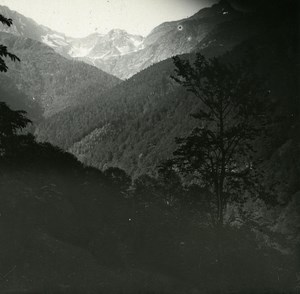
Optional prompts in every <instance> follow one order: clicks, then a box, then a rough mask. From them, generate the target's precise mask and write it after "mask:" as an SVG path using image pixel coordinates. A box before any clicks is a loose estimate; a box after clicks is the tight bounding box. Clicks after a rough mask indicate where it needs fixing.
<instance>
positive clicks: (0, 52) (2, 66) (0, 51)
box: [0, 14, 20, 72]
mask: <svg viewBox="0 0 300 294" xmlns="http://www.w3.org/2000/svg"><path fill="white" fill-rule="evenodd" d="M0 22H2V23H3V24H4V25H7V26H9V27H10V26H11V25H12V19H10V18H6V17H4V16H3V15H1V14H0ZM2 57H9V58H10V59H11V60H12V61H16V60H18V61H20V59H19V58H18V57H17V56H16V55H15V54H12V53H10V52H8V51H7V47H6V46H4V45H2V44H0V72H3V71H4V72H6V71H7V69H8V67H7V65H6V63H5V61H4V60H3V58H2Z"/></svg>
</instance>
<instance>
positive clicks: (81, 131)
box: [37, 18, 299, 174]
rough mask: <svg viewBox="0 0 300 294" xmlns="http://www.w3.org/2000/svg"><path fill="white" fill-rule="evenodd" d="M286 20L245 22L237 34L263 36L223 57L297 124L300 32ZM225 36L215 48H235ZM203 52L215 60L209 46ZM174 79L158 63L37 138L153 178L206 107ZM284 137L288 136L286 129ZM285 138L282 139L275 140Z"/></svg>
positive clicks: (168, 67) (56, 119)
mask: <svg viewBox="0 0 300 294" xmlns="http://www.w3.org/2000/svg"><path fill="white" fill-rule="evenodd" d="M284 19H285V18H283V19H281V21H279V22H277V23H273V22H272V24H270V23H264V21H263V19H261V18H254V21H252V24H249V23H247V24H246V23H244V25H245V26H244V27H243V28H242V27H239V28H238V29H236V32H237V35H241V31H243V29H245V30H247V29H248V28H249V27H251V26H252V27H256V28H257V25H258V24H261V25H260V27H261V29H260V30H259V31H256V36H255V35H254V36H252V35H250V38H249V40H245V41H244V42H243V43H242V44H240V45H239V44H238V45H236V46H235V47H234V49H233V50H232V51H231V52H229V53H227V54H225V55H224V56H223V57H222V58H223V60H225V61H227V62H232V63H243V62H244V63H248V65H249V63H250V64H252V65H253V70H254V71H255V72H257V73H258V74H260V75H261V77H262V79H264V80H266V85H265V86H266V90H267V91H269V92H270V97H269V98H268V99H271V100H276V101H279V106H278V107H277V114H278V113H285V114H284V115H285V116H288V115H287V113H289V111H293V112H295V113H293V114H290V118H293V120H297V117H298V114H297V113H298V112H297V108H298V105H299V104H298V103H299V100H298V99H299V98H298V96H297V95H298V92H297V74H296V72H297V70H298V65H297V63H296V62H295V61H296V60H298V59H297V55H298V51H297V47H296V44H295V43H294V42H293V40H294V39H295V38H297V36H296V34H297V31H296V29H295V27H294V24H293V23H285V22H284ZM219 29H220V30H216V31H215V33H214V34H212V35H211V36H212V38H215V37H217V36H218V38H216V40H217V41H216V43H217V44H219V43H221V42H223V41H222V39H225V40H227V41H228V43H231V39H230V36H232V35H230V33H229V32H230V30H231V29H232V26H231V25H229V26H228V27H227V28H226V27H225V28H224V27H223V29H222V30H221V28H219ZM251 31H252V29H251ZM225 32H226V34H223V33H225ZM278 32H280V38H278ZM214 36H215V37H214ZM233 36H234V35H233ZM234 43H235V41H234ZM202 46H203V45H202ZM230 46H231V45H230ZM200 47H201V46H200ZM221 47H222V46H221ZM226 48H228V47H227V46H225V49H226ZM215 49H216V51H215V52H216V54H220V53H221V52H222V51H221V50H220V46H216V47H212V51H214V50H215ZM200 52H204V53H207V54H208V55H211V54H209V53H211V51H210V47H207V48H203V49H202V51H200ZM225 52H226V50H225ZM223 53H224V51H223ZM192 56H193V55H190V56H183V58H192ZM172 74H174V67H173V64H172V60H171V59H169V60H166V61H163V62H160V63H158V64H155V65H153V66H151V67H149V68H148V69H146V70H144V71H142V72H140V73H139V74H137V75H135V76H133V77H132V78H131V79H129V80H128V81H125V82H123V83H122V84H120V85H119V86H117V87H116V88H114V89H112V90H111V91H110V92H108V93H107V94H106V95H105V99H102V100H101V101H98V102H97V103H95V104H91V105H88V104H86V105H82V106H80V107H77V108H70V109H67V110H66V111H64V112H63V113H60V114H57V115H56V116H53V117H52V118H51V119H49V120H47V121H45V122H44V123H43V124H41V125H40V126H39V128H38V130H37V135H38V138H39V139H41V140H49V141H50V142H52V143H53V144H58V145H59V146H61V147H63V148H71V149H70V150H72V152H73V153H74V154H76V156H78V158H80V159H81V160H82V161H83V162H85V163H87V164H91V165H93V166H96V167H99V168H104V167H106V166H119V167H122V168H124V169H125V170H127V171H128V172H130V173H132V174H140V173H143V172H151V170H152V169H153V167H154V166H155V165H156V164H157V163H158V162H159V161H160V160H161V159H162V158H166V157H168V156H170V155H171V153H172V150H173V148H174V137H176V136H180V135H182V134H186V133H187V132H188V130H191V127H192V125H193V124H194V120H193V119H192V118H191V117H190V116H189V114H190V113H191V112H193V111H195V110H196V109H197V107H199V102H198V101H197V100H196V99H195V98H193V97H190V98H187V96H188V94H187V92H186V91H185V90H184V89H180V88H179V87H178V86H177V85H176V83H175V82H174V81H173V80H172V79H171V78H170V75H172ZM289 123H290V122H287V125H286V126H285V127H287V126H288V125H289ZM284 124H285V123H284ZM61 126H64V127H63V128H61ZM283 128H284V127H283ZM281 131H282V132H283V133H284V134H286V132H285V131H283V130H282V128H281ZM283 133H282V134H283ZM282 134H281V133H280V132H279V133H278V134H277V135H276V138H280V137H281V136H282ZM282 141H284V140H282ZM74 143H75V144H74Z"/></svg>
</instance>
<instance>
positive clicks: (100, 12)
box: [0, 0, 216, 37]
mask: <svg viewBox="0 0 300 294" xmlns="http://www.w3.org/2000/svg"><path fill="white" fill-rule="evenodd" d="M213 2H216V1H214V0H0V5H6V6H8V7H9V8H10V9H12V10H16V11H18V12H20V13H21V14H23V15H25V16H28V17H31V18H32V19H34V20H35V21H36V22H38V23H40V24H43V25H46V26H48V27H50V28H52V29H54V30H57V31H59V32H62V33H65V34H66V35H69V36H74V37H81V36H86V35H88V34H90V33H93V32H96V31H98V32H100V33H102V32H107V31H109V30H110V29H112V28H120V29H125V30H127V31H128V32H130V33H135V34H141V35H147V34H148V33H149V32H150V31H151V30H152V29H153V28H154V27H155V26H157V25H158V24H160V23H162V22H165V21H170V20H178V19H182V18H185V17H188V16H191V15H193V14H194V13H196V12H197V11H198V10H200V9H201V8H203V7H205V6H211V5H212V3H213Z"/></svg>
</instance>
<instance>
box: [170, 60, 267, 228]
mask: <svg viewBox="0 0 300 294" xmlns="http://www.w3.org/2000/svg"><path fill="white" fill-rule="evenodd" d="M173 60H174V64H175V66H176V70H175V72H176V77H172V78H173V79H174V80H175V81H176V82H177V83H179V84H180V85H182V86H183V87H185V88H186V89H187V90H188V91H190V92H192V93H193V94H194V95H195V96H196V97H197V98H199V99H200V100H201V102H202V103H201V109H200V110H197V111H196V112H194V113H193V114H192V116H193V117H194V118H195V119H197V120H198V121H199V126H197V127H196V128H194V129H193V130H192V132H191V134H190V135H188V136H187V137H184V138H176V143H177V144H178V145H179V147H178V148H177V150H176V151H175V152H174V158H173V159H171V160H169V161H167V162H166V163H165V164H164V167H170V168H172V169H175V170H178V171H179V172H180V173H181V174H182V175H183V176H189V177H192V181H194V182H196V183H197V184H198V185H200V187H201V188H204V189H205V190H206V191H207V192H206V196H207V200H208V201H209V207H210V214H211V219H212V223H213V225H214V226H215V227H222V226H223V223H224V212H225V209H226V205H227V204H228V202H230V201H232V200H234V201H238V200H239V199H241V198H242V197H243V194H244V193H243V192H244V191H245V190H246V189H247V188H248V187H250V186H252V187H253V185H254V186H255V185H256V177H255V172H254V171H255V162H254V156H253V155H254V152H255V150H254V143H255V140H256V139H257V138H258V137H259V136H260V134H261V133H262V130H263V128H264V126H265V123H266V103H265V99H264V98H265V95H264V89H263V85H262V82H261V81H260V79H259V78H258V77H256V76H255V75H254V74H253V73H250V71H247V69H246V68H243V67H242V66H232V65H227V64H223V63H221V62H220V61H219V60H218V59H216V58H214V59H210V60H207V59H205V58H204V57H203V56H202V55H201V54H197V56H196V59H195V61H194V64H193V65H192V64H191V63H190V61H188V60H182V59H181V58H179V57H174V58H173ZM202 191H203V190H202Z"/></svg>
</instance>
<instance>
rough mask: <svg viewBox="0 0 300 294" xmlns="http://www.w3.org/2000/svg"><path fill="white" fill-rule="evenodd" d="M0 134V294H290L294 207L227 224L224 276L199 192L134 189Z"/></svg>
mask: <svg viewBox="0 0 300 294" xmlns="http://www.w3.org/2000/svg"><path fill="white" fill-rule="evenodd" d="M3 109H4V110H5V111H7V109H6V108H5V107H3V108H2V111H4V110H3ZM3 130H4V131H3V132H2V133H1V145H0V146H1V150H2V155H1V158H0V183H1V185H0V204H1V210H0V213H1V217H0V228H1V234H2V237H1V243H0V247H1V250H0V261H1V263H0V273H1V283H0V291H1V293H51V294H52V293H116V294H118V293H128V294H129V293H216V291H219V290H220V288H221V289H222V292H223V293H289V291H294V290H295V289H296V287H297V283H298V282H299V281H298V282H297V272H298V271H299V268H298V265H299V264H297V244H298V243H297V242H298V241H299V240H298V239H297V238H298V232H297V227H296V226H295V222H297V216H296V214H295V213H296V211H297V206H298V207H299V202H298V200H299V198H298V200H297V198H295V201H294V202H293V206H290V205H285V207H286V208H285V209H283V208H280V206H278V205H276V206H274V205H273V206H272V205H271V206H270V205H269V204H267V202H266V203H264V202H263V201H260V202H259V201H258V202H251V201H250V202H248V204H247V205H246V206H244V208H243V210H244V212H242V214H241V215H243V214H245V215H252V217H251V218H249V217H246V218H245V219H244V220H243V224H241V223H240V224H239V223H237V222H235V221H234V220H230V218H231V217H230V213H229V214H227V216H226V218H228V225H226V226H225V227H224V229H223V230H222V237H221V238H222V248H223V250H224V251H223V254H222V268H220V263H219V262H218V257H217V256H218V249H217V246H216V244H218V238H220V234H219V233H217V232H216V231H215V230H214V229H213V228H212V227H211V226H210V221H209V217H208V215H207V211H206V208H205V207H206V205H205V202H203V201H205V197H204V196H205V191H201V189H200V188H199V187H197V186H190V187H185V186H183V185H182V183H181V181H180V179H179V178H178V177H177V176H176V175H175V174H174V175H172V174H168V175H165V174H163V173H160V174H159V177H158V178H152V177H149V176H147V175H144V176H141V177H139V178H137V179H136V180H134V181H133V182H132V180H131V178H130V177H129V176H128V175H126V173H125V172H124V171H122V170H120V169H117V168H111V169H108V170H106V171H105V172H104V173H103V172H100V171H99V170H96V169H94V168H90V167H85V166H83V165H82V164H81V163H80V162H78V161H77V160H76V159H75V158H74V157H73V155H71V154H69V153H66V152H64V151H62V150H60V149H58V148H56V147H53V146H51V145H50V144H48V143H36V142H35V140H34V138H33V137H32V135H30V134H28V135H25V134H23V135H17V134H11V135H7V134H8V133H7V132H6V131H5V130H6V129H3ZM5 134H6V135H5ZM201 195H202V196H203V197H204V198H203V197H200V196H201ZM232 209H234V206H233V207H232ZM229 212H230V209H229ZM285 213H286V214H287V213H288V214H289V216H288V215H286V214H285ZM282 217H284V222H277V223H276V221H275V220H276V219H277V218H279V219H280V218H282ZM242 219H243V218H242ZM274 221H275V225H277V226H280V225H281V231H278V230H277V231H274ZM283 224H284V226H282V225H283ZM293 228H294V229H295V230H294V231H293ZM287 232H288V239H287Z"/></svg>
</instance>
